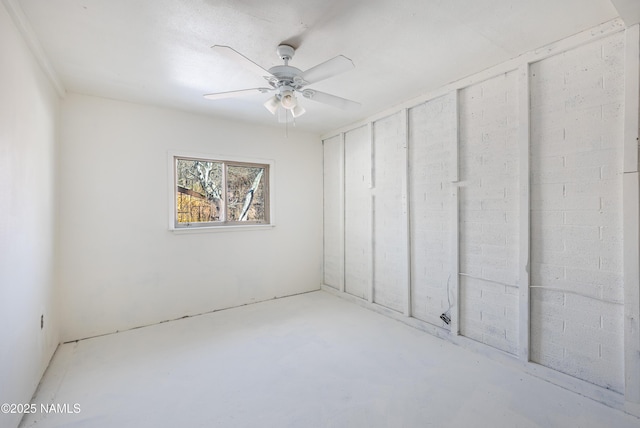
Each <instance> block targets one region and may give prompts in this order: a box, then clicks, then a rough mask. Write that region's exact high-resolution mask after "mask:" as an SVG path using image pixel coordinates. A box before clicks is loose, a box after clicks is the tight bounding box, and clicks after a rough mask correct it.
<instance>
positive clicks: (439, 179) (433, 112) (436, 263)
mask: <svg viewBox="0 0 640 428" xmlns="http://www.w3.org/2000/svg"><path fill="white" fill-rule="evenodd" d="M455 94H456V93H455V92H451V93H450V94H448V95H445V96H442V97H440V98H436V99H434V100H431V101H428V102H426V103H424V104H421V105H418V106H416V107H413V108H411V109H409V113H408V114H409V117H408V120H409V122H408V128H409V201H410V204H409V219H410V230H411V238H410V240H411V243H410V245H411V247H410V249H411V251H410V256H411V315H412V316H413V317H415V318H417V319H420V320H422V321H426V322H429V323H431V324H435V325H442V326H445V327H446V324H444V323H443V322H442V320H441V319H440V315H441V314H443V313H446V312H448V311H449V310H450V309H451V306H452V303H453V301H452V295H451V294H452V293H451V286H452V285H453V284H454V281H453V278H452V277H451V276H452V275H456V273H457V272H452V271H451V257H452V254H451V251H452V249H451V235H452V233H453V231H452V229H453V226H454V225H452V224H451V221H452V219H453V218H455V217H454V216H453V212H452V209H455V208H454V207H453V205H452V203H453V192H452V190H453V186H454V184H452V178H453V176H454V175H453V172H454V169H456V168H457V165H456V164H455V159H456V156H455V154H454V151H456V150H457V147H456V145H457V123H458V121H457V117H456V97H455Z"/></svg>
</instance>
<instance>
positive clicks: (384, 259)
mask: <svg viewBox="0 0 640 428" xmlns="http://www.w3.org/2000/svg"><path fill="white" fill-rule="evenodd" d="M403 119H404V112H398V113H396V114H393V115H391V116H388V117H385V118H382V119H380V120H377V121H375V122H374V123H373V127H372V129H373V158H374V169H373V171H374V175H373V186H374V188H373V301H374V302H375V303H378V304H380V305H382V306H385V307H387V308H389V309H393V310H395V311H398V312H404V309H405V305H406V294H407V293H406V289H407V286H408V281H409V278H408V263H409V261H408V259H407V258H408V243H407V239H408V238H407V230H406V228H407V220H406V218H407V205H406V204H407V201H406V188H405V187H404V186H405V185H406V174H407V172H406V165H407V153H406V152H407V140H406V136H407V132H406V121H405V120H403Z"/></svg>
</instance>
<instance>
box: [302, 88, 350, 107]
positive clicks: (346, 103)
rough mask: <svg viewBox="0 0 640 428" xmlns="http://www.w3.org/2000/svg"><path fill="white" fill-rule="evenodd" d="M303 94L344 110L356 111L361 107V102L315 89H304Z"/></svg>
mask: <svg viewBox="0 0 640 428" xmlns="http://www.w3.org/2000/svg"><path fill="white" fill-rule="evenodd" d="M302 96H303V97H305V98H309V99H310V100H313V101H317V102H319V103H323V104H328V105H330V106H333V107H338V108H340V109H342V110H349V111H354V110H357V109H358V108H360V105H361V104H360V103H357V102H355V101H351V100H348V99H346V98H341V97H337V96H335V95H331V94H327V93H325V92H320V91H315V90H313V89H305V90H303V91H302Z"/></svg>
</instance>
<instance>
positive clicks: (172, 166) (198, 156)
mask: <svg viewBox="0 0 640 428" xmlns="http://www.w3.org/2000/svg"><path fill="white" fill-rule="evenodd" d="M178 158H180V159H195V160H203V161H211V162H225V163H228V164H229V165H234V164H258V165H267V166H268V171H267V177H266V178H267V180H266V183H268V184H267V186H268V188H267V192H266V193H267V199H268V201H267V204H266V205H267V208H266V209H267V210H268V216H269V221H268V223H248V224H243V223H242V222H232V223H227V222H219V223H214V222H210V223H205V224H197V223H191V224H190V225H178V222H177V206H176V204H177V201H176V187H177V177H176V172H177V171H176V159H178ZM274 177H275V161H274V160H272V159H256V158H245V157H239V156H228V155H216V154H210V153H192V152H191V153H188V152H169V153H168V183H169V185H168V188H169V193H168V196H169V230H171V231H173V232H179V233H182V232H186V233H194V232H196V233H197V232H215V231H230V230H248V229H270V228H272V227H274V226H275V209H274V201H275V185H274V183H275V180H274Z"/></svg>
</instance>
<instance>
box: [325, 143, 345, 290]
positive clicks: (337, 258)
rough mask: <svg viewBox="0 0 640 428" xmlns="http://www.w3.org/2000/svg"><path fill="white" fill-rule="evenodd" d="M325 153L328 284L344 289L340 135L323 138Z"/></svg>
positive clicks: (341, 151) (341, 152) (342, 165)
mask: <svg viewBox="0 0 640 428" xmlns="http://www.w3.org/2000/svg"><path fill="white" fill-rule="evenodd" d="M323 157H324V182H323V188H324V204H323V218H324V240H323V244H324V253H323V254H324V276H323V281H324V284H326V285H328V286H330V287H333V288H335V289H336V290H341V289H342V287H343V285H344V245H343V240H344V237H343V226H342V219H343V216H344V213H343V196H344V195H343V192H342V188H343V184H342V177H343V170H344V162H343V150H342V139H341V138H340V136H339V135H338V136H335V137H332V138H328V139H326V140H324V141H323Z"/></svg>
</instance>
